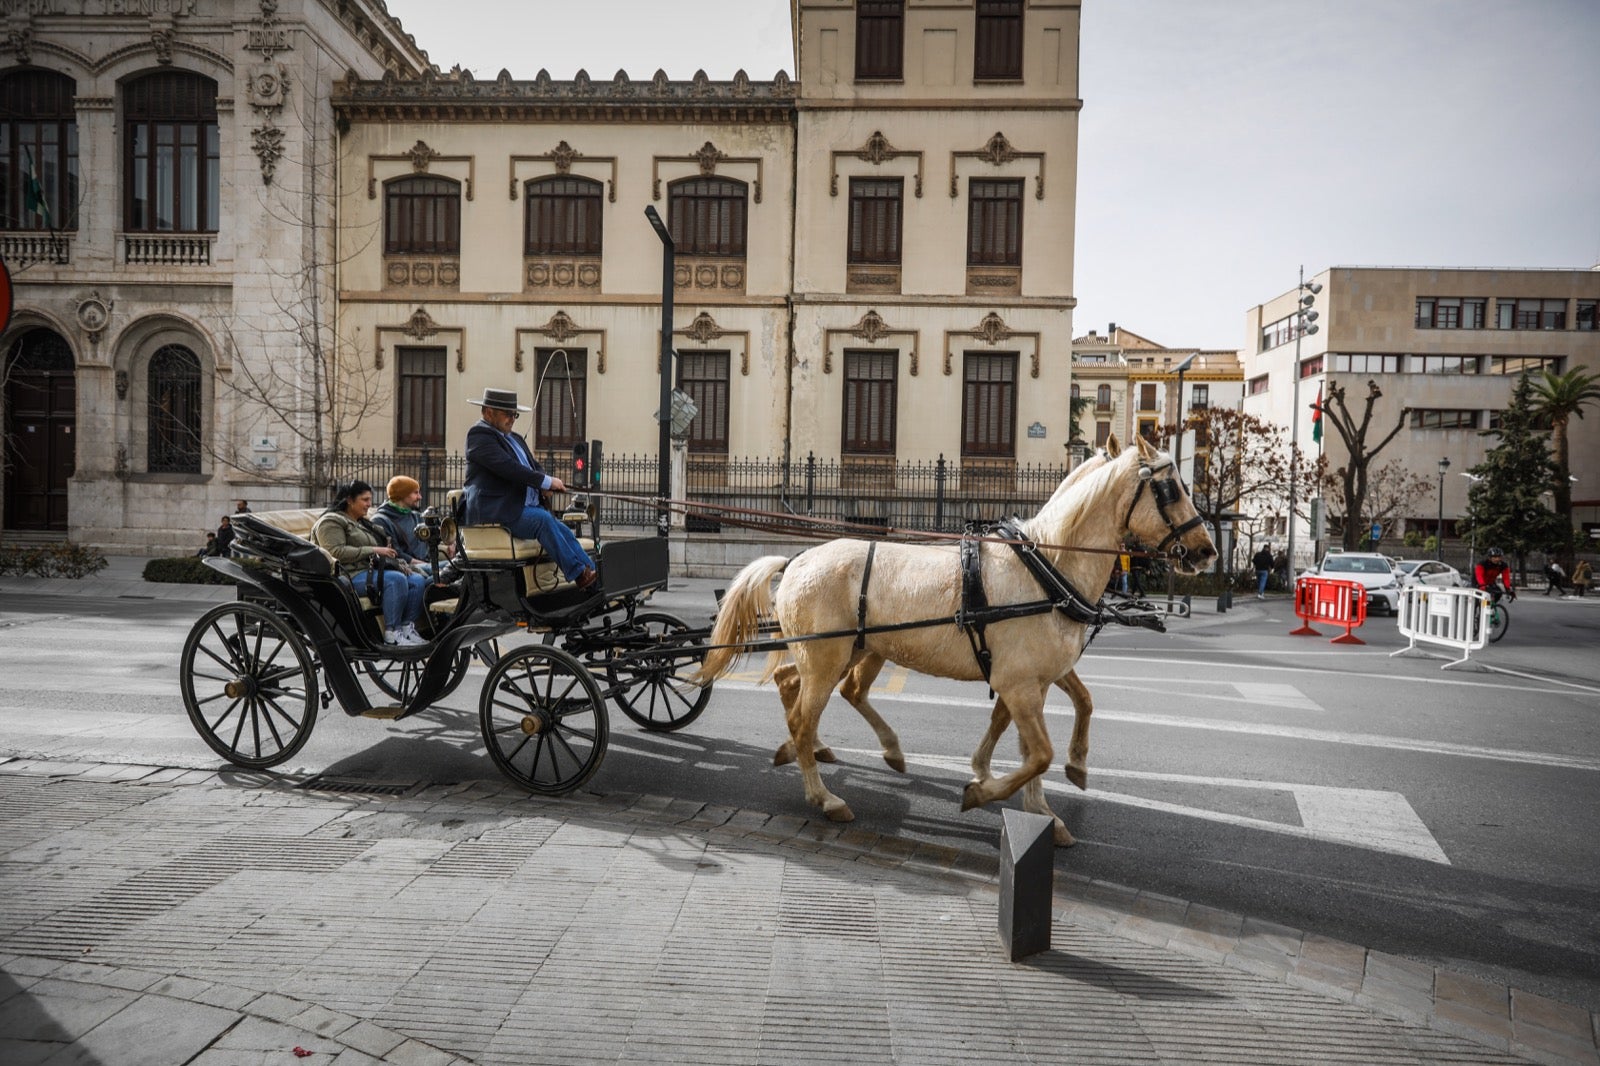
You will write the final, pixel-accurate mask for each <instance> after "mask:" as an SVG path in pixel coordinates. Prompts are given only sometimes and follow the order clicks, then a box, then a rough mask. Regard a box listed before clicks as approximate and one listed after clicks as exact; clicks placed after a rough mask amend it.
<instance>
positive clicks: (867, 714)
mask: <svg viewBox="0 0 1600 1066" xmlns="http://www.w3.org/2000/svg"><path fill="white" fill-rule="evenodd" d="M882 669H883V656H881V655H875V654H873V653H872V652H870V651H869V652H865V653H863V654H862V656H861V657H860V658H859V659H857V660H856V662H855V665H853V666H851V667H850V670H849V672H848V673H846V674H845V675H844V681H843V682H842V683H841V684H840V685H839V694H840V695H841V696H843V697H844V698H845V699H846V700H849V701H850V706H852V707H854V708H855V709H856V711H857V712H858V713H859V714H860V715H861V717H863V718H865V719H866V720H867V724H868V725H870V726H871V727H872V731H873V732H874V733H876V734H877V735H878V745H879V747H881V748H882V749H883V761H884V762H886V763H888V764H889V768H890V769H891V770H894V771H896V772H898V773H902V774H903V773H905V772H906V757H905V753H903V752H902V751H901V750H900V738H899V736H897V735H896V734H895V731H894V730H893V729H891V728H889V723H888V722H885V721H884V720H883V716H882V715H881V714H879V713H878V710H877V708H876V707H874V706H873V705H872V704H871V703H870V702H868V700H867V696H868V695H869V694H870V693H871V692H872V683H873V682H874V681H875V680H877V678H878V671H880V670H882ZM830 754H831V753H830ZM818 758H821V755H820V753H819V755H818Z"/></svg>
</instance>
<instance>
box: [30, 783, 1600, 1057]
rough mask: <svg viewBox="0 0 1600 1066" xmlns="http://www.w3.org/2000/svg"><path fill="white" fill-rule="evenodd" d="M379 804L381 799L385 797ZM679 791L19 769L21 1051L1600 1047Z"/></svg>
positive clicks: (910, 851)
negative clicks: (1013, 939)
mask: <svg viewBox="0 0 1600 1066" xmlns="http://www.w3.org/2000/svg"><path fill="white" fill-rule="evenodd" d="M391 793H392V794H391ZM996 902H997V901H996V896H995V858H994V854H993V853H992V852H987V853H981V854H979V853H970V852H959V851H955V850H953V849H948V848H939V847H933V846H928V845H913V844H911V843H909V842H906V841H903V840H899V839H896V838H888V837H880V836H877V835H875V834H872V833H870V832H865V831H862V830H856V829H850V828H844V827H839V826H834V825H830V824H828V823H826V822H823V823H815V822H809V821H805V820H803V819H799V818H793V817H770V818H769V817H768V816H766V815H763V814H759V813H756V812H752V811H740V810H734V809H731V808H719V807H711V806H703V805H701V804H698V803H691V802H684V801H673V800H669V799H667V798H664V797H652V796H637V795H609V796H597V795H593V794H589V793H578V794H575V795H573V796H569V797H565V798H562V799H559V800H548V801H546V800H539V799H535V798H530V797H528V796H527V795H526V794H524V793H522V792H520V791H519V790H516V789H514V788H512V787H510V786H509V785H508V786H500V785H498V784H475V785H471V786H429V787H421V786H413V785H409V784H406V783H398V784H396V785H395V786H394V787H393V788H386V787H385V786H384V785H383V783H381V782H360V783H358V782H338V781H328V780H326V779H321V780H306V779H301V778H294V777H279V776H277V775H274V774H269V773H247V772H242V771H235V770H226V771H221V772H217V773H213V772H210V771H194V770H187V771H186V770H178V769H162V768H158V767H150V766H110V765H98V764H73V763H63V762H35V761H25V760H12V761H10V762H5V763H0V1061H3V1062H6V1063H8V1064H10V1063H35V1062H40V1063H42V1062H49V1063H52V1064H54V1063H68V1062H71V1063H79V1064H82V1063H107V1064H122V1063H163V1064H164V1063H180V1062H182V1063H190V1062H192V1063H195V1064H199V1066H213V1064H222V1063H227V1064H241V1063H242V1064H249V1063H281V1062H290V1061H297V1059H296V1056H297V1055H299V1054H300V1052H298V1051H296V1050H295V1049H296V1048H299V1049H300V1051H304V1052H310V1055H308V1056H306V1060H307V1061H310V1062H314V1063H315V1062H339V1063H345V1064H350V1063H365V1062H372V1061H385V1062H394V1063H440V1064H444V1063H450V1062H456V1061H466V1062H473V1063H483V1064H501V1063H504V1064H523V1063H552V1064H563V1066H568V1064H580V1063H600V1062H607V1063H611V1062H630V1063H631V1062H693V1063H703V1064H705V1063H709V1064H716V1063H761V1064H769V1063H771V1064H777V1063H790V1062H793V1063H806V1064H814V1063H830V1062H839V1063H874V1062H884V1063H889V1062H894V1063H942V1062H948V1063H971V1062H1013V1061H1038V1062H1075V1063H1112V1062H1115V1063H1191V1062H1195V1061H1200V1060H1205V1061H1213V1062H1227V1063H1241V1062H1263V1063H1317V1064H1321V1063H1326V1062H1329V1061H1332V1060H1335V1059H1337V1060H1340V1061H1348V1062H1360V1063H1438V1062H1461V1063H1508V1062H1519V1061H1543V1062H1587V1063H1595V1062H1596V1061H1597V1059H1596V1052H1595V1040H1594V1025H1595V1019H1593V1018H1591V1017H1590V1016H1589V1015H1587V1014H1586V1013H1584V1012H1582V1011H1577V1010H1573V1009H1571V1008H1567V1007H1564V1006H1563V1005H1561V1004H1557V1003H1553V1002H1551V1001H1548V1000H1543V999H1540V998H1538V997H1531V996H1524V995H1522V994H1521V993H1518V992H1514V991H1510V990H1507V989H1505V988H1504V987H1496V986H1490V985H1487V984H1483V983H1482V982H1477V981H1471V980H1465V979H1461V978H1458V977H1454V976H1452V975H1450V974H1448V973H1446V972H1443V971H1439V972H1435V971H1434V970H1432V969H1430V968H1428V967H1426V966H1422V965H1419V964H1417V963H1413V962H1410V961H1408V960H1405V959H1400V958H1396V957H1391V956H1384V955H1381V954H1379V953H1376V952H1366V951H1364V950H1362V949H1361V948H1359V947H1355V946H1353V945H1348V944H1342V943H1338V942H1335V941H1330V940H1326V939H1324V938H1321V937H1316V936H1310V935H1304V934H1301V933H1299V932H1297V931H1296V930H1292V929H1286V928H1283V927H1278V926H1271V925H1266V924H1264V923H1260V922H1256V921H1253V920H1251V919H1248V918H1242V917H1240V916H1237V915H1230V914H1226V913H1223V912H1220V911H1215V910H1211V909H1208V908H1203V907H1199V906H1192V905H1186V904H1184V903H1183V902H1182V901H1179V900H1173V899H1169V898H1165V897H1160V896H1154V895H1151V894H1148V893H1139V892H1136V891H1133V890H1130V889H1125V888H1121V887H1118V886H1114V885H1109V884H1104V883H1097V882H1090V881H1085V880H1074V879H1072V878H1070V877H1061V878H1058V881H1057V895H1056V914H1055V925H1054V947H1053V949H1052V950H1051V951H1049V952H1047V953H1044V954H1042V955H1039V956H1035V957H1034V958H1033V959H1031V960H1028V961H1025V962H1023V963H1020V964H1012V963H1010V962H1007V961H1006V960H1005V959H1004V957H1003V954H1002V952H1001V950H1000V947H999V943H998V938H997V935H996V930H995V921H996V918H995V912H996Z"/></svg>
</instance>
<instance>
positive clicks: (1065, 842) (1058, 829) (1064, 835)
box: [1052, 822, 1078, 848]
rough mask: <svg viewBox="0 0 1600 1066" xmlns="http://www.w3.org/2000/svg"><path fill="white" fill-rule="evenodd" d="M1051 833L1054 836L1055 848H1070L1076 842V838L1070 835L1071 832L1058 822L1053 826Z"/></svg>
mask: <svg viewBox="0 0 1600 1066" xmlns="http://www.w3.org/2000/svg"><path fill="white" fill-rule="evenodd" d="M1052 832H1053V833H1054V835H1055V840H1056V847H1058V848H1070V847H1072V845H1074V844H1076V843H1077V842H1078V838H1077V837H1075V836H1073V835H1072V831H1071V830H1069V829H1068V828H1067V827H1066V826H1064V825H1062V824H1061V823H1060V822H1057V823H1056V824H1055V828H1054V829H1053V830H1052Z"/></svg>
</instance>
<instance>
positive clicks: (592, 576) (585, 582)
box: [573, 566, 600, 589]
mask: <svg viewBox="0 0 1600 1066" xmlns="http://www.w3.org/2000/svg"><path fill="white" fill-rule="evenodd" d="M599 577H600V573H599V571H597V570H595V568H594V567H592V566H586V567H584V568H583V573H581V574H579V575H578V576H577V577H576V578H574V579H573V584H575V585H577V586H578V587H579V588H580V589H586V588H588V587H589V586H590V585H593V584H594V583H595V581H596V579H598V578H599Z"/></svg>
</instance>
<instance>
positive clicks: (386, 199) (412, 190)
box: [383, 174, 461, 255]
mask: <svg viewBox="0 0 1600 1066" xmlns="http://www.w3.org/2000/svg"><path fill="white" fill-rule="evenodd" d="M383 254H384V255H459V254H461V183H460V182H458V181H452V180H451V179H450V178H435V177H430V176H429V175H426V174H419V175H416V176H414V177H409V178H396V179H395V180H393V181H391V182H389V183H387V184H386V185H384V187H383Z"/></svg>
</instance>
